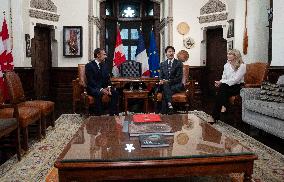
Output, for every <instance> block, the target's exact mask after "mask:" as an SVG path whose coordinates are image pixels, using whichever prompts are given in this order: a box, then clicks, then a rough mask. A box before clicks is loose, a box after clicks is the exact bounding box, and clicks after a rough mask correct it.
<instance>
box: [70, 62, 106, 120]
mask: <svg viewBox="0 0 284 182" xmlns="http://www.w3.org/2000/svg"><path fill="white" fill-rule="evenodd" d="M72 85H73V112H75V110H76V108H77V104H80V110H81V111H80V112H82V108H81V106H83V113H84V114H85V115H89V108H90V106H91V105H92V104H94V103H95V101H94V98H93V97H92V96H90V95H88V93H87V90H86V88H87V78H86V74H85V64H78V78H76V80H73V81H72ZM109 101H110V98H109V97H108V96H105V95H104V96H103V98H102V102H103V103H108V102H109Z"/></svg>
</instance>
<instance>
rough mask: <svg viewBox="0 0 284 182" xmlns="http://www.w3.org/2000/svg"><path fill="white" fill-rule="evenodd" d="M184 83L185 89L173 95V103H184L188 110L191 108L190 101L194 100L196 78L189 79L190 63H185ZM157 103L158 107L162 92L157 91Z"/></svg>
mask: <svg viewBox="0 0 284 182" xmlns="http://www.w3.org/2000/svg"><path fill="white" fill-rule="evenodd" d="M182 83H183V84H184V87H185V90H184V91H182V92H179V93H175V94H173V95H172V103H173V104H183V105H184V106H185V109H186V112H188V110H189V106H190V103H192V102H193V98H194V92H195V90H194V80H189V65H183V77H182ZM155 98H156V99H155V101H156V102H155V105H156V107H157V102H161V101H162V94H161V93H157V94H156V96H155Z"/></svg>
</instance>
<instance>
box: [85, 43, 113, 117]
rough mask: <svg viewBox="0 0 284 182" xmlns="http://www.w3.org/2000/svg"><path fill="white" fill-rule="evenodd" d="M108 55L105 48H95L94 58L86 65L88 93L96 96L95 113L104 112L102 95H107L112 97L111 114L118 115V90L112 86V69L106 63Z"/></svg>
mask: <svg viewBox="0 0 284 182" xmlns="http://www.w3.org/2000/svg"><path fill="white" fill-rule="evenodd" d="M106 57H107V55H106V52H105V50H104V49H101V48H97V49H95V50H94V58H95V59H94V60H92V61H90V62H89V63H88V64H86V66H85V74H86V78H87V93H88V95H91V96H93V97H94V100H95V103H94V114H95V115H101V114H102V113H103V107H102V96H103V95H107V96H109V97H110V98H111V101H110V103H109V108H108V110H109V114H110V115H114V114H116V115H118V107H117V106H118V92H117V91H116V89H115V88H113V87H111V80H110V69H109V67H108V65H107V64H105V59H106Z"/></svg>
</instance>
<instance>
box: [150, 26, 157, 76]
mask: <svg viewBox="0 0 284 182" xmlns="http://www.w3.org/2000/svg"><path fill="white" fill-rule="evenodd" d="M148 52H149V60H148V63H149V70H150V72H151V77H156V76H159V71H160V59H159V55H158V50H157V46H156V41H155V36H154V32H153V31H151V34H150V48H149V51H148Z"/></svg>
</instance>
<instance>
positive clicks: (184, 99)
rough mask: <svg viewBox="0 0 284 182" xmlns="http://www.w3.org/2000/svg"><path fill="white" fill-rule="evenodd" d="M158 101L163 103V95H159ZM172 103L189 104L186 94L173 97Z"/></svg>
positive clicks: (181, 93)
mask: <svg viewBox="0 0 284 182" xmlns="http://www.w3.org/2000/svg"><path fill="white" fill-rule="evenodd" d="M157 101H158V102H161V101H162V93H158V94H157ZM172 102H187V96H186V94H185V92H179V93H175V94H174V95H172Z"/></svg>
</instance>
